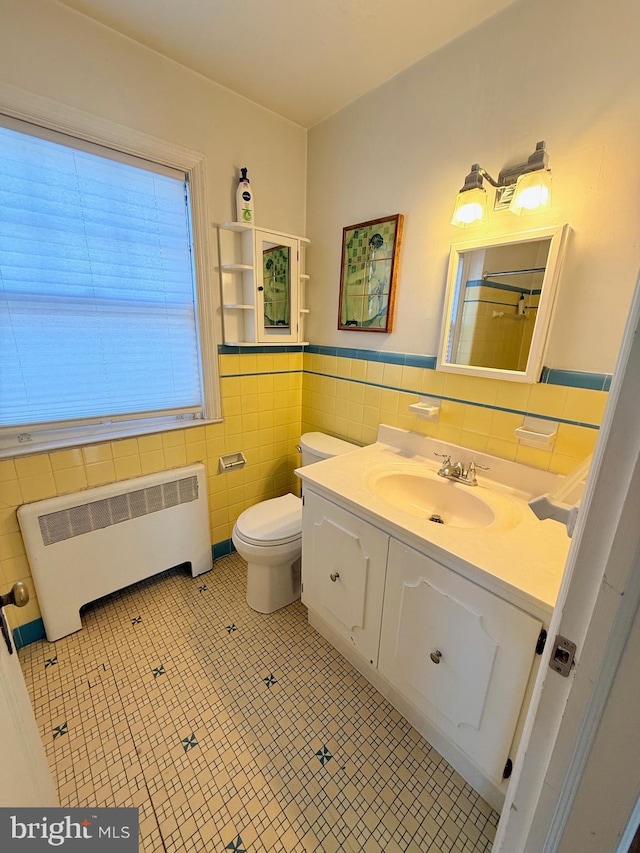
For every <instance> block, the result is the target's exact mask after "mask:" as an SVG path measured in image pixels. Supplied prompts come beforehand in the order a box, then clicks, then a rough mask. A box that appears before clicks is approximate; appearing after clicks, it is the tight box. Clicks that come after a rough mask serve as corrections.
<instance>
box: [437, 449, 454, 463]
mask: <svg viewBox="0 0 640 853" xmlns="http://www.w3.org/2000/svg"><path fill="white" fill-rule="evenodd" d="M433 455H434V456H439V457H440V458H441V459H444V463H443V466H444V465H451V454H450V453H436V452H435V450H434V452H433Z"/></svg>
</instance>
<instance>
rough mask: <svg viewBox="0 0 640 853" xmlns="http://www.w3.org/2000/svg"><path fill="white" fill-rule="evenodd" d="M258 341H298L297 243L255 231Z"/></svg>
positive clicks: (289, 239) (291, 239)
mask: <svg viewBox="0 0 640 853" xmlns="http://www.w3.org/2000/svg"><path fill="white" fill-rule="evenodd" d="M255 240H256V258H255V260H256V270H255V272H256V319H257V338H258V340H259V341H261V342H263V343H269V342H274V341H275V340H277V342H278V343H281V342H282V343H285V342H290V341H297V340H298V320H299V316H298V282H299V272H298V241H297V240H296V239H294V238H292V237H284V236H279V235H278V236H276V235H275V234H273V233H272V232H266V231H258V230H257V231H256V232H255Z"/></svg>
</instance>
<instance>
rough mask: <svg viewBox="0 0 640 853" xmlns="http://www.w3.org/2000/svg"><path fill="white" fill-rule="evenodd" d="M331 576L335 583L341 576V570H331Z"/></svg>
mask: <svg viewBox="0 0 640 853" xmlns="http://www.w3.org/2000/svg"><path fill="white" fill-rule="evenodd" d="M329 577H330V578H331V580H332V581H333V582H334V583H335V582H336V581H337V580H338V578H339V577H340V572H331V574H330V575H329Z"/></svg>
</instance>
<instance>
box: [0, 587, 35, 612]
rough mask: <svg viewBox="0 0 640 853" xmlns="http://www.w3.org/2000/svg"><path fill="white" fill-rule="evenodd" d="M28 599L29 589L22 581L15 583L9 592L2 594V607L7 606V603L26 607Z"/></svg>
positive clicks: (0, 596) (0, 599)
mask: <svg viewBox="0 0 640 853" xmlns="http://www.w3.org/2000/svg"><path fill="white" fill-rule="evenodd" d="M28 601H29V590H28V589H27V587H26V586H25V585H24V584H23V583H22V581H18V582H17V583H14V585H13V586H12V587H11V589H10V590H9V592H6V593H5V594H4V595H0V607H6V606H7V604H15V606H16V607H24V606H25V604H26V603H27V602H28Z"/></svg>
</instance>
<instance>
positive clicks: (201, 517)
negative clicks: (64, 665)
mask: <svg viewBox="0 0 640 853" xmlns="http://www.w3.org/2000/svg"><path fill="white" fill-rule="evenodd" d="M18 521H19V522H20V529H21V530H22V536H23V539H24V544H25V548H26V551H27V557H28V558H29V565H30V566H31V574H32V576H33V581H34V584H35V587H36V592H37V594H38V602H39V604H40V611H41V613H42V621H43V622H44V628H45V631H46V634H47V639H48V640H59V639H60V637H64V636H65V635H66V634H71V633H72V632H73V631H78V630H79V629H80V628H82V622H81V621H80V608H81V607H82V606H83V605H85V604H88V603H89V602H90V601H95V600H96V599H97V598H101V597H102V596H103V595H107V594H109V593H111V592H115V591H116V590H118V589H122V588H123V587H125V586H129V584H132V583H135V582H136V581H139V580H142V579H143V578H148V577H150V576H151V575H154V574H156V573H157V572H162V571H164V570H165V569H170V568H172V567H173V566H177V565H180V564H181V563H191V574H192V575H193V577H196V576H197V575H200V574H202V572H206V571H208V570H209V569H210V568H211V542H210V537H209V510H208V507H207V481H206V476H205V468H204V465H200V464H197V465H189V466H187V467H186V468H176V469H174V470H172V471H162V472H159V473H157V474H148V475H147V476H145V477H137V478H136V479H134V480H126V481H124V482H120V483H113V484H111V485H109V486H99V487H98V488H95V489H88V490H87V491H84V492H77V493H76V494H73V495H63V496H62V497H58V498H51V499H49V500H44V501H37V502H36V503H32V504H25V505H24V506H21V507H20V508H19V509H18Z"/></svg>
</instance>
